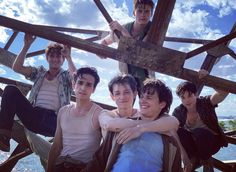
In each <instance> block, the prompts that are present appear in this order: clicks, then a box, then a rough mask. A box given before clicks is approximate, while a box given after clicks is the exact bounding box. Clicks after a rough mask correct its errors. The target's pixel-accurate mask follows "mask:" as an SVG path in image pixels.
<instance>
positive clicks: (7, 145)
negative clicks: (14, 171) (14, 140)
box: [0, 134, 10, 152]
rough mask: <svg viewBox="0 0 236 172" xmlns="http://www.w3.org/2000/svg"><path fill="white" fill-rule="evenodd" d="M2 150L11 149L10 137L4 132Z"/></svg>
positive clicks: (1, 135) (7, 150) (1, 143)
mask: <svg viewBox="0 0 236 172" xmlns="http://www.w3.org/2000/svg"><path fill="white" fill-rule="evenodd" d="M0 150H2V151H4V152H9V151H10V139H9V138H8V137H7V136H4V135H3V134H0Z"/></svg>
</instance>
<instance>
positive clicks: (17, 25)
mask: <svg viewBox="0 0 236 172" xmlns="http://www.w3.org/2000/svg"><path fill="white" fill-rule="evenodd" d="M0 25H1V26H4V27H8V28H11V29H15V30H18V31H22V32H27V33H31V34H33V35H35V36H39V37H42V38H45V39H48V40H52V41H55V42H58V43H62V44H66V45H71V46H72V47H75V48H78V49H81V50H84V51H88V52H92V53H94V54H98V55H101V56H105V57H112V56H115V55H116V53H117V51H116V49H114V48H111V47H107V46H104V45H101V44H97V43H94V42H90V41H86V40H83V39H80V38H76V37H73V36H70V35H66V34H63V33H59V32H57V31H55V30H53V29H49V28H45V27H41V26H37V25H33V24H29V23H25V22H22V21H18V20H15V19H11V18H8V17H5V16H0Z"/></svg>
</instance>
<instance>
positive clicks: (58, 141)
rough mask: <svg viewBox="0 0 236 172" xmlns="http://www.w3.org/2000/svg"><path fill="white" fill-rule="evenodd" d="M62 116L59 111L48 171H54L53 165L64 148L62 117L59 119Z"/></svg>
mask: <svg viewBox="0 0 236 172" xmlns="http://www.w3.org/2000/svg"><path fill="white" fill-rule="evenodd" d="M60 116H61V112H60V111H59V113H58V118H57V129H56V133H55V137H54V140H53V144H52V147H51V149H50V152H49V157H48V164H47V172H52V171H53V165H54V164H55V161H56V159H57V157H58V156H59V155H60V153H61V150H62V148H63V146H62V130H61V126H60V119H59V118H60Z"/></svg>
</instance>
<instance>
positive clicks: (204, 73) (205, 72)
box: [198, 69, 209, 79]
mask: <svg viewBox="0 0 236 172" xmlns="http://www.w3.org/2000/svg"><path fill="white" fill-rule="evenodd" d="M208 74H209V72H208V71H207V70H205V69H201V70H200V71H199V72H198V77H199V79H202V78H204V77H205V76H207V75H208Z"/></svg>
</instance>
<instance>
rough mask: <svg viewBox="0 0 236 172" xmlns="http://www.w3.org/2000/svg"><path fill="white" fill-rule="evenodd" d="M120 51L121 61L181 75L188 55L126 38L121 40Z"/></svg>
mask: <svg viewBox="0 0 236 172" xmlns="http://www.w3.org/2000/svg"><path fill="white" fill-rule="evenodd" d="M118 50H120V52H122V54H120V55H119V58H120V59H119V61H122V62H125V63H129V64H132V65H136V66H140V67H142V68H145V69H149V70H153V71H158V72H161V73H166V72H167V73H176V74H180V73H181V72H182V67H183V64H184V61H185V55H186V54H185V53H183V52H179V51H176V50H172V49H168V48H165V47H161V46H156V45H154V44H149V43H144V42H142V41H136V40H135V39H133V38H125V37H122V38H121V39H120V41H119V45H118ZM173 64H174V65H173Z"/></svg>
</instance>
